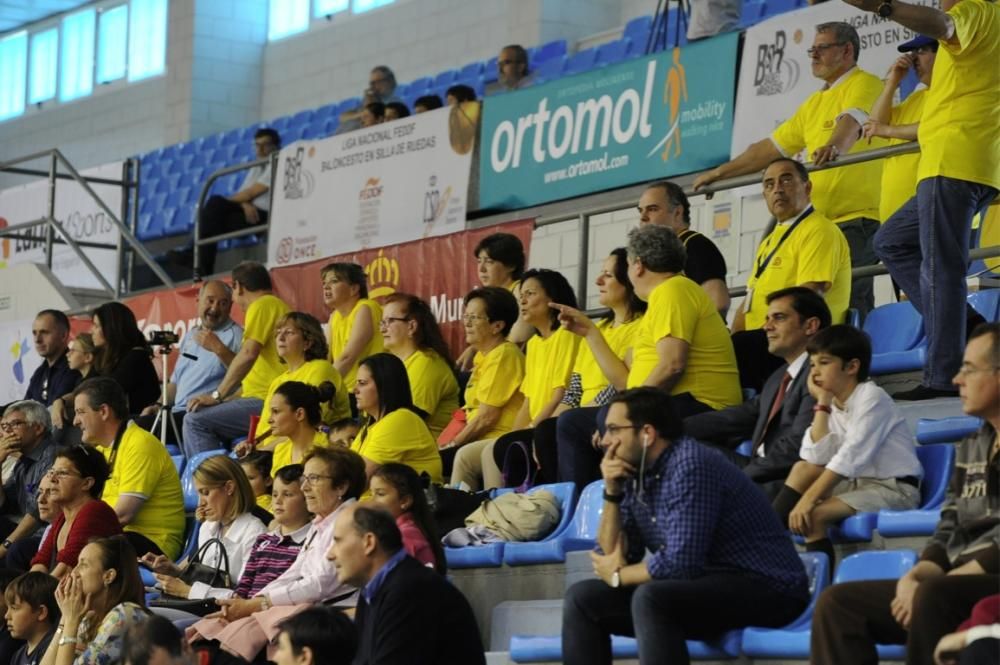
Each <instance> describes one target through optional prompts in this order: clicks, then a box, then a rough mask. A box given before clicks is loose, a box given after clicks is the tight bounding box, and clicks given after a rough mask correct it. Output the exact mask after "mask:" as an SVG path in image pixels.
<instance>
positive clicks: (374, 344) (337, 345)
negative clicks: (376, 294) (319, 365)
mask: <svg viewBox="0 0 1000 665" xmlns="http://www.w3.org/2000/svg"><path fill="white" fill-rule="evenodd" d="M361 312H367V314H368V315H369V316H370V317H371V320H372V336H371V339H369V340H368V343H367V344H366V345H365V348H364V350H362V351H361V355H360V356H358V362H356V363H354V366H353V367H351V368H350V369H349V370H348V371H347V373H346V374H345V375H344V385H346V386H347V389H348V390H350V391H353V390H354V382H355V380H356V379H357V377H358V364H359V363H360V362H361V361H362V360H364V359H365V358H367V357H368V356H371V355H374V354H376V353H381V352H382V351H383V350H384V347H383V346H382V335H380V334H379V332H378V326H379V323H380V322H381V321H382V306H381V305H379V304H378V303H377V302H375V301H374V300H371V299H369V298H361V299H360V300H358V302H357V303H355V305H354V308H353V309H351V313H350V314H348V315H347V316H341V315H340V312H338V311H336V310H334V312H333V314H331V315H330V362H333V361H334V360H336V359H337V356H339V355H340V354H341V353H343V352H344V347H346V346H347V340H349V339H350V338H351V330H352V329H353V328H354V321H355V320H356V319H357V317H358V315H359V314H360V313H361Z"/></svg>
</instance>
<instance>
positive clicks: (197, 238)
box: [193, 150, 281, 279]
mask: <svg viewBox="0 0 1000 665" xmlns="http://www.w3.org/2000/svg"><path fill="white" fill-rule="evenodd" d="M280 154H281V151H280V150H275V151H274V152H272V153H271V154H270V155H268V156H267V157H264V158H263V159H255V160H253V161H252V162H244V163H242V164H236V165H234V166H226V167H224V168H221V169H219V170H218V171H213V172H212V173H211V174H210V175H209V176H208V177H207V178H206V179H205V184H204V185H202V186H201V193H200V194H198V202H197V203H196V204H195V207H194V260H193V266H194V276H195V279H198V278H199V277H204V276H206V275H201V272H200V270H199V268H200V266H199V263H200V257H199V254H200V252H199V251H198V248H199V247H201V246H202V245H210V244H214V243H217V242H222V241H223V240H231V239H233V238H242V237H244V236H250V235H254V234H256V233H261V232H263V231H267V229H268V226H269V225H268V224H266V223H265V224H257V225H256V226H248V227H246V228H245V229H239V230H237V231H230V232H229V233H221V234H219V235H215V236H211V237H208V238H202V237H201V209H202V208H203V207H204V205H205V201H206V199H207V198H208V193H209V191H210V190H211V189H212V185H214V184H215V182H216V181H217V180H218V179H219V178H224V177H226V176H227V175H230V174H232V173H239V172H240V171H249V170H250V169H252V168H254V167H257V166H264V165H266V164H270V165H271V186H270V187H269V188H268V190H267V195H268V197H269V198H270V200H271V203H272V204H273V202H274V179H275V172H276V171H277V169H278V159H279V156H280ZM270 208H271V206H270V205H269V206H268V211H269V214H270Z"/></svg>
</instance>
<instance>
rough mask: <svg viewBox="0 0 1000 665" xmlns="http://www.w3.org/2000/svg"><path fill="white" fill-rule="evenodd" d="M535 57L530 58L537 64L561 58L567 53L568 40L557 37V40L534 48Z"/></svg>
mask: <svg viewBox="0 0 1000 665" xmlns="http://www.w3.org/2000/svg"><path fill="white" fill-rule="evenodd" d="M532 55H533V57H532V58H531V59H530V60H531V62H534V63H535V64H538V65H540V64H542V63H543V62H547V61H549V60H551V59H553V58H559V57H561V56H564V55H566V40H565V39H557V40H555V41H551V42H547V43H545V44H542V45H541V46H539V47H538V48H536V49H535V50H534V53H533V54H532Z"/></svg>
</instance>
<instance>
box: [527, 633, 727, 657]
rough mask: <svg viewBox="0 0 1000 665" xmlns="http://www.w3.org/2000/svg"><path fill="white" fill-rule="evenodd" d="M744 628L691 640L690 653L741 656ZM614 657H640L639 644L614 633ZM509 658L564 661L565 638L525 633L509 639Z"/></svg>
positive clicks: (704, 655)
mask: <svg viewBox="0 0 1000 665" xmlns="http://www.w3.org/2000/svg"><path fill="white" fill-rule="evenodd" d="M743 632H744V631H742V630H731V631H729V632H727V633H725V634H724V635H722V637H720V638H719V639H718V640H714V641H712V642H700V641H696V640H688V642H687V647H688V654H689V655H690V656H691V659H692V660H730V659H733V658H738V657H739V655H740V645H741V643H742V640H743ZM611 655H612V657H613V658H616V659H617V658H638V657H639V649H638V644H637V643H636V641H635V639H634V638H632V637H622V636H620V635H612V636H611ZM510 659H511V660H512V661H514V662H515V663H540V662H548V661H556V662H560V661H562V637H561V636H559V635H542V636H530V637H529V636H522V635H515V636H514V637H512V638H510Z"/></svg>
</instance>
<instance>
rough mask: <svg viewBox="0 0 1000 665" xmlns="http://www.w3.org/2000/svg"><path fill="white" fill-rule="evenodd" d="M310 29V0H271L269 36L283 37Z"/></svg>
mask: <svg viewBox="0 0 1000 665" xmlns="http://www.w3.org/2000/svg"><path fill="white" fill-rule="evenodd" d="M308 29H309V0H271V2H270V6H269V8H268V16H267V38H268V39H281V38H282V37H289V36H291V35H294V34H297V33H300V32H305V31H306V30H308Z"/></svg>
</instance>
